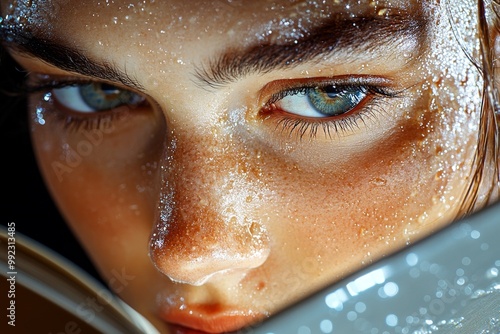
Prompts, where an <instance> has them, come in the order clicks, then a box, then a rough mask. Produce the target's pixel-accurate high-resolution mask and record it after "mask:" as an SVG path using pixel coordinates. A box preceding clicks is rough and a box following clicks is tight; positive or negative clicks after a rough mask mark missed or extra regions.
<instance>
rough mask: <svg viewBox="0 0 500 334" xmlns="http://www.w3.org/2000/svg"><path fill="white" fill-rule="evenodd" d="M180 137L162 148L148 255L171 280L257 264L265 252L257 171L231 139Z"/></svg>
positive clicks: (195, 280)
mask: <svg viewBox="0 0 500 334" xmlns="http://www.w3.org/2000/svg"><path fill="white" fill-rule="evenodd" d="M217 139H219V140H215V139H214V138H210V137H208V136H204V137H202V136H199V138H196V137H194V136H191V137H189V138H187V137H180V138H176V139H175V140H173V139H172V138H170V139H169V140H171V141H173V142H174V143H175V145H169V147H170V149H169V150H167V151H168V152H166V153H165V156H164V158H163V164H162V168H161V172H162V179H161V180H162V181H161V182H162V186H161V194H160V200H159V206H158V214H157V221H156V226H155V227H154V230H153V233H152V235H151V243H150V256H151V258H152V260H153V262H154V264H155V265H156V267H157V268H158V269H159V270H160V271H161V272H162V273H164V274H165V275H167V276H169V277H170V278H171V279H172V280H174V281H178V282H184V283H189V284H193V285H200V284H203V283H204V282H206V281H207V280H209V279H210V277H212V276H213V275H214V274H217V273H220V272H225V271H245V270H248V269H251V268H255V267H258V266H260V265H261V264H262V263H263V262H264V261H265V260H266V258H267V256H268V254H269V240H268V236H267V233H266V230H265V227H264V226H263V225H262V223H261V222H260V221H259V220H258V219H257V217H256V215H257V209H258V201H257V198H259V197H261V196H260V195H259V190H258V188H259V187H258V186H257V185H256V183H258V177H255V175H250V174H251V173H248V165H249V161H248V160H247V159H244V158H243V155H242V154H240V153H239V150H238V149H237V148H235V145H233V144H232V143H228V142H224V141H221V140H220V138H217Z"/></svg>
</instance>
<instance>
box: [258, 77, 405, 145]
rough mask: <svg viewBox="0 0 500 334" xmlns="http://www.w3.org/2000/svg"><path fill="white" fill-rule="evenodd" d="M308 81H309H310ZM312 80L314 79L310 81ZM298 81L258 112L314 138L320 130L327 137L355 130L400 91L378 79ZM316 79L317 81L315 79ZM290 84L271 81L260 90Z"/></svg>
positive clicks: (277, 94)
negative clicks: (296, 85) (297, 84)
mask: <svg viewBox="0 0 500 334" xmlns="http://www.w3.org/2000/svg"><path fill="white" fill-rule="evenodd" d="M311 81H312V80H311ZM314 81H315V82H314ZM314 81H313V82H312V83H308V82H305V83H304V81H301V84H302V85H301V86H298V87H294V88H286V89H283V90H281V91H279V92H278V93H274V94H271V96H270V98H269V99H268V102H267V103H265V104H264V107H263V108H262V110H261V115H263V116H264V117H265V119H268V120H271V121H273V120H274V122H275V124H276V126H280V127H282V129H283V130H288V131H289V134H290V135H292V134H297V135H298V137H299V138H302V137H303V136H304V135H306V134H310V136H311V137H315V136H316V135H317V133H318V130H319V129H322V130H323V132H324V134H325V135H326V136H327V137H332V135H334V134H337V135H338V134H347V133H351V132H355V131H357V129H359V128H360V125H361V124H365V125H366V124H367V123H368V122H366V120H368V119H369V118H372V119H375V118H376V117H377V116H378V114H379V113H381V112H382V113H383V112H384V103H387V102H389V100H390V98H393V97H397V96H399V95H400V93H401V92H402V91H401V90H399V91H396V90H394V89H392V88H389V87H390V82H389V81H388V80H386V79H382V78H365V77H354V78H340V79H338V80H334V79H333V80H332V79H328V80H325V79H314ZM318 81H319V82H318ZM283 86H285V87H290V83H289V82H288V81H278V82H273V83H271V84H269V85H268V86H266V87H265V88H264V89H263V92H266V91H268V90H275V89H277V88H276V87H278V89H279V87H283Z"/></svg>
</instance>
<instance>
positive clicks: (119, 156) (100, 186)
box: [32, 108, 164, 276]
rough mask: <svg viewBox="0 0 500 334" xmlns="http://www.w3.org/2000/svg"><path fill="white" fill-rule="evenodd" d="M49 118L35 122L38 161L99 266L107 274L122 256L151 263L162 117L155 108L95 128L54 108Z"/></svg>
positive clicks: (34, 131)
mask: <svg viewBox="0 0 500 334" xmlns="http://www.w3.org/2000/svg"><path fill="white" fill-rule="evenodd" d="M33 109H36V108H33ZM43 121H44V123H45V124H44V125H41V124H40V122H39V121H35V122H33V126H32V139H33V143H34V148H35V153H36V155H37V159H38V161H39V165H40V167H41V170H42V173H43V175H44V178H45V179H46V181H47V184H48V187H49V189H50V191H51V193H52V195H53V197H54V199H55V201H56V203H57V204H58V207H59V208H60V210H61V212H62V214H63V215H64V216H65V218H66V220H67V221H68V223H69V225H70V226H71V228H72V230H73V231H74V232H75V233H76V235H77V237H78V238H79V240H80V241H81V242H82V244H83V246H84V248H85V249H86V250H87V251H88V252H89V254H90V255H91V257H92V258H93V260H94V262H95V263H96V265H97V266H98V268H99V269H100V270H101V272H102V273H103V274H104V275H105V276H106V271H108V270H109V269H110V268H116V267H117V266H118V265H120V263H123V264H127V262H128V264H131V263H140V262H145V263H147V261H148V259H147V242H148V238H149V233H150V231H151V222H152V221H153V216H154V210H155V204H154V203H156V199H155V194H156V192H157V189H156V186H157V185H156V184H157V182H156V180H157V178H158V169H157V162H158V159H159V156H160V154H161V150H162V147H161V145H160V144H159V142H161V139H160V138H162V137H163V136H164V125H163V124H164V122H163V121H162V120H161V119H159V117H158V116H157V115H155V114H154V113H152V112H151V113H150V112H137V113H135V114H127V116H126V117H123V118H121V119H118V120H116V121H114V122H112V123H111V126H109V127H99V128H95V129H90V128H86V127H82V128H79V129H77V128H73V129H70V128H67V127H65V126H63V125H62V124H61V122H60V119H58V118H57V116H56V114H55V113H52V112H47V113H45V114H44V119H43ZM125 241H126V242H125Z"/></svg>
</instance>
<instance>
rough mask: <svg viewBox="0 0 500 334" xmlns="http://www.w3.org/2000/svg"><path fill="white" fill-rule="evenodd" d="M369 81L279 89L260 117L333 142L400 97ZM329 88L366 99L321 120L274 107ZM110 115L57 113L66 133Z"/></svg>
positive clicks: (42, 82) (45, 82) (44, 89)
mask: <svg viewBox="0 0 500 334" xmlns="http://www.w3.org/2000/svg"><path fill="white" fill-rule="evenodd" d="M371 81H372V82H370V80H368V79H366V78H360V77H357V78H356V77H355V78H347V79H339V80H333V81H332V80H329V81H324V82H321V81H320V82H319V83H318V82H313V83H306V84H302V85H297V86H295V87H293V86H292V87H289V88H285V89H283V88H280V89H281V90H280V91H279V92H277V93H274V94H272V95H271V96H270V97H269V98H268V99H267V102H266V103H265V104H264V106H263V107H262V108H261V110H260V114H261V115H263V116H264V118H266V117H267V118H271V119H273V120H274V122H275V124H276V126H275V130H276V131H280V132H282V133H283V132H287V133H288V136H289V137H296V138H298V139H300V140H302V139H303V138H304V136H305V135H306V134H309V139H314V138H316V137H317V134H318V130H322V131H323V133H324V135H325V136H327V137H328V138H330V139H332V138H333V135H336V136H342V135H343V134H346V133H349V132H353V131H354V130H355V129H356V128H359V122H362V123H364V124H366V123H367V122H366V120H368V119H370V118H375V117H377V116H378V115H379V114H380V113H385V109H384V103H385V102H387V101H388V99H391V98H395V97H400V95H401V93H402V91H396V90H393V89H390V88H387V87H384V86H383V85H381V84H380V83H378V84H377V83H376V82H375V83H373V80H371ZM93 82H94V81H92V80H82V79H73V80H72V79H65V80H61V81H59V80H53V79H48V78H44V77H41V76H38V77H35V79H34V80H29V81H28V80H27V81H25V82H24V83H23V85H22V86H21V88H20V91H21V92H22V93H23V94H26V95H31V94H36V93H48V92H52V91H53V90H55V89H61V88H65V87H70V86H79V85H87V84H91V83H93ZM332 85H336V86H337V87H341V88H343V89H346V90H349V89H363V90H364V92H366V94H367V96H366V97H365V98H363V100H362V101H361V102H360V103H359V104H358V105H356V106H355V107H354V108H353V109H352V110H349V111H348V112H346V113H345V114H343V115H339V116H331V117H324V118H314V119H312V118H309V119H305V117H302V116H299V115H294V114H292V113H289V112H287V111H283V110H280V109H279V108H277V107H276V106H275V104H276V103H277V102H279V101H280V100H282V99H284V98H285V97H287V96H293V95H297V94H303V93H305V92H306V91H307V90H309V89H314V88H320V89H324V88H326V87H328V86H332ZM52 98H53V97H52ZM112 111H113V110H112V109H111V110H109V111H103V112H96V113H95V114H93V115H92V116H89V115H81V114H76V113H73V115H70V114H68V113H67V112H61V113H59V117H60V121H61V123H62V124H64V125H65V127H66V128H68V129H69V130H79V129H82V128H84V129H86V130H96V129H99V128H100V127H101V126H102V124H103V123H109V122H111V121H113V120H115V118H116V117H120V115H119V113H118V112H116V113H113V112H112Z"/></svg>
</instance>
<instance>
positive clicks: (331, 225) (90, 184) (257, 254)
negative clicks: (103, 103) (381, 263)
mask: <svg viewBox="0 0 500 334" xmlns="http://www.w3.org/2000/svg"><path fill="white" fill-rule="evenodd" d="M1 3H2V13H10V15H11V20H10V21H9V20H7V19H4V23H3V25H4V27H5V26H9V24H10V25H11V26H9V29H10V30H9V31H11V32H10V34H11V35H9V36H10V37H12V36H13V35H14V34H20V33H21V32H20V31H25V32H27V33H28V37H29V38H33V37H36V38H37V40H36V43H42V44H47V43H49V42H50V43H52V44H63V45H65V46H66V47H68V48H71V49H72V50H73V49H74V50H73V51H75V50H78V52H79V53H81V54H82V55H84V56H85V57H86V60H87V61H91V62H94V63H98V64H101V65H102V64H104V65H107V67H106V66H104V67H105V68H108V69H109V67H113V68H114V69H116V71H114V72H113V73H112V74H113V75H107V76H105V78H102V76H103V75H102V74H103V73H105V72H104V71H102V70H101V69H99V70H97V71H90V67H89V66H82V65H78V66H76V67H75V68H73V69H72V70H71V72H69V71H68V70H69V68H68V67H67V65H68V59H64V55H63V54H64V52H59V53H57V52H54V53H53V55H55V56H57V57H59V58H62V60H60V61H59V60H58V61H57V62H56V65H57V66H58V67H56V66H52V65H49V64H47V63H46V62H44V61H41V60H40V57H46V56H47V53H46V54H45V55H42V54H38V58H37V57H36V56H35V55H32V54H31V53H37V52H38V51H39V50H48V48H46V47H39V48H36V47H31V48H27V47H26V43H24V42H25V41H26V39H22V40H21V39H17V40H16V38H10V39H9V38H6V40H7V42H6V46H7V47H8V48H9V49H10V52H11V54H12V55H13V56H14V57H15V59H16V60H17V61H18V62H19V63H20V64H21V65H22V66H23V67H24V68H25V69H26V70H27V71H29V72H30V73H31V79H30V80H31V81H32V82H35V83H36V82H38V81H50V80H57V81H68V80H70V81H75V80H81V79H83V80H84V81H87V80H88V79H91V80H94V81H97V82H106V83H108V84H113V85H115V86H117V87H119V88H120V89H129V90H132V91H134V92H135V93H138V94H140V95H142V96H144V97H145V99H146V100H145V101H144V102H141V103H137V104H136V103H133V104H130V105H127V104H122V105H121V106H119V107H116V108H115V109H113V110H111V111H106V110H104V111H102V112H87V113H80V112H78V111H75V110H71V109H74V108H73V105H71V103H68V102H67V101H66V102H65V101H63V100H61V95H62V94H64V92H66V91H63V93H61V94H59V95H57V94H56V93H55V92H53V91H52V92H51V91H50V89H48V90H46V91H43V92H41V93H38V94H34V95H33V96H32V97H31V99H30V105H31V106H30V117H31V120H32V128H33V132H32V134H33V142H34V144H35V150H36V155H37V158H38V161H39V164H40V167H41V170H42V171H43V174H44V176H45V179H46V181H47V184H48V186H49V188H50V190H51V192H52V194H53V196H54V198H55V200H56V202H57V204H58V206H59V208H60V210H61V212H62V213H63V214H64V216H65V217H66V219H67V221H68V224H69V225H70V226H71V228H72V229H73V231H74V232H75V234H76V235H77V236H78V238H79V240H81V242H82V244H83V246H84V247H85V249H86V250H87V251H88V253H89V254H90V256H91V258H92V259H93V261H94V263H95V265H96V266H97V268H98V270H99V271H100V273H101V274H102V276H103V277H104V279H105V280H107V281H109V282H111V283H110V287H111V288H112V289H114V290H115V291H116V292H117V293H118V294H119V295H120V296H121V297H122V298H123V299H124V300H125V301H126V302H127V303H129V304H130V305H131V306H132V307H134V308H135V309H136V310H137V311H139V312H140V313H141V314H143V315H144V316H146V317H147V318H148V319H149V320H150V321H151V322H152V323H153V324H154V325H155V326H156V327H157V328H158V329H159V330H160V331H161V332H162V333H169V332H170V331H173V329H172V328H173V327H170V325H167V324H166V322H169V323H171V322H175V323H177V324H179V325H182V326H185V327H191V328H195V329H198V330H201V331H205V332H222V331H229V330H236V329H239V328H241V327H243V326H245V325H248V324H250V323H252V322H253V321H256V320H260V319H262V318H265V317H266V316H268V315H270V314H273V313H274V312H276V311H277V310H279V309H281V308H283V307H285V306H286V305H289V304H290V303H292V302H295V301H297V300H298V299H300V298H301V297H304V296H305V295H306V294H308V293H310V292H312V291H314V290H316V289H318V288H320V287H322V286H324V285H325V284H328V283H331V282H334V281H336V280H338V279H340V278H342V277H344V276H345V275H347V274H349V273H352V272H353V271H355V270H357V269H359V268H361V267H363V266H364V265H366V264H368V263H370V262H372V261H373V260H376V259H379V258H381V257H382V256H384V255H387V254H390V253H392V252H394V251H395V250H397V249H399V248H401V247H404V246H405V245H407V244H409V243H411V242H413V241H415V240H418V239H420V238H422V237H424V236H426V235H428V234H430V233H432V232H434V231H436V230H437V229H439V228H441V227H443V226H445V225H446V224H448V223H449V222H450V221H451V220H452V219H453V218H454V217H455V215H456V214H457V210H458V207H459V201H460V199H461V196H462V194H463V192H464V189H465V187H466V182H465V179H466V177H467V176H468V175H469V171H470V168H471V164H472V157H473V152H474V145H475V143H476V136H477V131H478V130H477V129H478V128H477V123H478V111H479V106H480V94H481V90H480V87H481V84H480V83H481V78H480V75H479V73H478V71H477V69H476V68H475V67H474V66H473V65H472V63H471V62H470V60H469V59H468V58H467V55H466V54H465V53H464V51H463V50H462V47H463V48H464V49H465V50H467V51H470V52H471V55H472V57H477V54H476V53H475V50H477V48H476V46H477V39H476V35H475V34H476V33H475V31H476V29H475V24H476V22H475V11H474V8H475V4H474V2H473V1H463V2H460V3H457V4H455V3H454V4H453V8H451V9H450V10H451V11H450V12H448V11H447V10H446V9H445V7H444V5H443V3H444V2H443V1H416V0H415V1H407V0H405V1H363V0H362V1H343V0H339V1H325V3H323V2H322V1H317V2H315V1H265V0H259V1H233V2H232V3H228V2H225V1H211V2H208V1H177V0H172V1H171V0H169V1H140V2H129V1H120V0H115V1H106V2H104V1H88V0H87V1H78V2H76V1H75V2H71V3H69V2H68V1H52V2H49V3H50V4H47V2H44V3H43V4H42V3H40V4H38V3H37V2H36V1H33V2H32V3H33V4H32V7H30V8H25V7H24V5H16V6H20V7H18V8H17V9H16V8H14V9H13V8H8V5H9V4H10V2H9V1H2V2H1ZM19 3H21V2H19ZM449 15H451V17H452V20H450V16H449ZM16 17H20V18H23V19H20V20H17V21H16V20H15V18H16ZM456 17H459V18H460V20H459V22H460V24H459V25H457V26H456V27H455V28H454V29H457V30H456V31H455V33H453V31H452V26H451V25H450V22H451V21H453V20H454V18H456ZM4 18H5V14H4ZM13 18H14V19H13ZM9 22H10V23H9ZM339 22H340V23H339ZM384 22H389V24H387V23H385V24H384ZM328 25H329V26H331V27H333V28H331V29H330V30H327V31H326V32H325V33H324V34H323V35H319V34H316V33H315V32H317V31H318V30H320V27H322V28H321V29H323V30H324V27H325V26H328ZM12 27H14V28H15V29H14V28H12ZM11 28H12V29H11ZM356 31H357V33H356ZM318 36H320V37H318ZM456 38H458V39H459V41H460V43H459V42H458V41H457V39H456ZM325 39H326V40H327V41H328V43H326V44H325V43H322V42H321V41H322V40H325ZM23 41H24V42H23ZM16 43H17V44H21V45H16ZM23 43H24V45H23ZM36 43H32V44H30V45H36ZM277 46H282V48H279V47H277ZM283 46H288V49H285V48H283ZM301 46H302V48H301ZM318 48H321V49H322V52H316V57H315V58H311V57H307V56H305V54H304V52H305V53H307V52H311V50H312V51H314V50H317V49H318ZM36 50H38V51H36ZM258 50H260V51H258ZM262 50H267V51H262ZM297 50H302V51H303V53H302V54H300V53H298V52H297ZM304 50H305V51H304ZM256 52H263V53H260V54H259V53H256ZM266 52H267V53H266ZM39 53H40V52H39ZM266 54H267V56H265V55H266ZM224 55H225V56H224ZM246 55H254V56H253V58H252V57H250V58H251V59H253V63H252V60H251V59H250V60H249V57H247V58H245V57H246ZM255 55H256V56H255ZM288 55H289V56H288ZM285 56H287V57H285ZM57 57H56V58H57ZM280 57H281V58H280ZM53 58H54V57H53ZM73 59H76V58H75V57H73ZM221 59H223V60H224V59H225V60H227V61H226V62H225V61H223V60H221ZM45 60H47V59H45ZM256 60H257V61H256ZM228 63H229V64H232V65H230V66H226V67H228V68H229V70H228V71H225V72H224V73H225V74H227V73H229V74H234V75H226V76H225V75H224V73H222V74H221V75H219V76H217V75H213V74H214V73H220V72H217V71H219V70H221V68H223V67H224V65H225V64H226V65H227V64H228ZM249 63H252V64H253V66H246V67H245V66H243V67H242V69H240V70H235V69H234V68H235V67H238V66H240V67H241V66H242V64H249ZM76 64H80V63H78V62H77V63H76ZM217 64H218V65H219V66H215V65H217ZM270 64H272V66H270ZM231 70H232V71H231ZM75 71H78V72H85V73H86V74H82V73H76V72H75ZM89 72H92V73H89ZM115 72H120V73H126V74H127V77H126V78H122V79H132V80H119V79H116V77H117V76H116V75H114V74H116V73H115ZM37 74H44V75H49V76H50V80H47V79H46V77H44V76H38V75H37ZM108 74H109V73H108ZM95 76H100V77H101V78H95ZM85 83H86V82H85ZM133 83H135V84H133ZM321 83H329V84H330V86H332V85H333V86H335V85H337V86H340V87H344V88H345V87H347V88H348V90H349V89H350V91H353V92H356V93H357V94H358V93H359V95H358V96H360V98H359V99H358V100H356V99H351V100H349V101H351V102H352V101H354V102H352V104H353V106H354V107H353V108H352V109H351V110H348V111H347V112H346V113H345V114H340V115H334V116H329V117H323V118H316V117H312V116H310V115H303V114H297V110H299V111H300V110H302V109H301V108H302V107H297V108H295V107H294V106H295V105H296V100H294V99H290V98H289V97H290V96H285V95H286V94H281V95H279V93H280V92H282V91H287V90H290V89H291V88H297V87H304V86H307V87H315V86H317V85H320V84H321ZM134 86H136V87H134ZM363 87H365V88H366V87H369V89H368V90H366V89H365V90H364V91H363ZM373 87H375V88H373ZM137 88H139V89H140V90H141V91H138V90H137ZM66 89H67V88H66ZM377 89H378V90H377ZM380 90H382V91H383V93H381V92H380ZM363 92H364V93H363ZM273 94H274V95H273ZM275 95H276V96H278V98H276V96H275ZM292 95H293V94H292ZM273 96H274V97H273ZM293 96H295V97H297V96H301V95H300V92H299V93H297V94H295V95H293ZM349 96H352V94H351V95H349ZM282 97H286V98H287V99H282V100H280V99H281V98H282ZM269 101H271V102H270V103H268V102H269ZM343 101H344V102H345V103H348V101H347V100H345V99H344V100H343ZM346 101H347V102H346ZM296 109H297V110H296ZM287 111H288V112H287ZM41 223H44V224H48V227H47V228H50V226H49V224H50V222H41ZM116 272H121V273H125V274H126V275H127V276H126V277H127V279H126V280H125V281H120V282H119V284H118V283H117V280H116Z"/></svg>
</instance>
